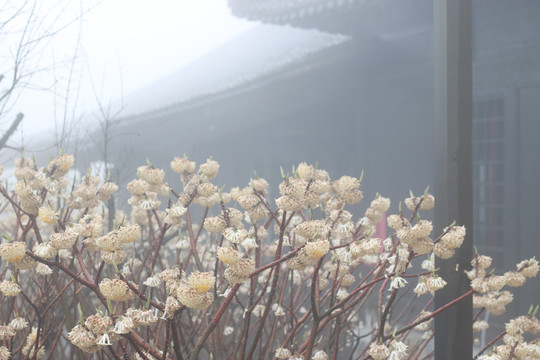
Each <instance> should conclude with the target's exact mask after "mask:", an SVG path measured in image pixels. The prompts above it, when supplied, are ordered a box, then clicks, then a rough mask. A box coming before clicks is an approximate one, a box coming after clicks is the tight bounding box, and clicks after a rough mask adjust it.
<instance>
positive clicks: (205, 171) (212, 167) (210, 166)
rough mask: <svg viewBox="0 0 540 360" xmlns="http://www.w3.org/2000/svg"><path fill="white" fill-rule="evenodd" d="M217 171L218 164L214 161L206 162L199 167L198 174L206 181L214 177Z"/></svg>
mask: <svg viewBox="0 0 540 360" xmlns="http://www.w3.org/2000/svg"><path fill="white" fill-rule="evenodd" d="M218 171H219V163H218V162H217V161H215V160H210V159H208V160H206V163H204V164H201V165H200V166H199V174H201V175H204V176H205V178H206V179H207V180H212V179H213V178H215V177H216V175H217V173H218Z"/></svg>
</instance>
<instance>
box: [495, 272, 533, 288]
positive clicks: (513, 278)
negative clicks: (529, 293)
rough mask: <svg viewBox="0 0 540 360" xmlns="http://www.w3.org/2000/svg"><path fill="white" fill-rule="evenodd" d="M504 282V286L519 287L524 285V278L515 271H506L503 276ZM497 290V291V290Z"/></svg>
mask: <svg viewBox="0 0 540 360" xmlns="http://www.w3.org/2000/svg"><path fill="white" fill-rule="evenodd" d="M504 280H505V283H506V285H508V286H510V287H520V286H522V285H523V284H525V281H526V280H527V279H525V276H523V274H522V273H520V272H517V271H508V272H506V273H505V274H504ZM497 290H499V289H497Z"/></svg>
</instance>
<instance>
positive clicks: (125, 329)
mask: <svg viewBox="0 0 540 360" xmlns="http://www.w3.org/2000/svg"><path fill="white" fill-rule="evenodd" d="M134 327H135V326H134V322H133V319H132V318H131V317H130V316H121V317H119V318H118V319H117V320H116V323H115V324H114V330H113V331H114V332H115V333H117V334H127V333H129V332H130V331H131V329H133V328H134Z"/></svg>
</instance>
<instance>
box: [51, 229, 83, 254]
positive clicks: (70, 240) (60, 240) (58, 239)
mask: <svg viewBox="0 0 540 360" xmlns="http://www.w3.org/2000/svg"><path fill="white" fill-rule="evenodd" d="M78 236H79V233H77V231H76V229H74V228H67V229H66V231H64V232H62V233H55V234H52V235H51V241H50V242H51V245H52V246H54V247H55V248H56V249H59V250H62V249H70V248H71V247H72V246H73V245H74V244H75V242H76V241H77V237H78Z"/></svg>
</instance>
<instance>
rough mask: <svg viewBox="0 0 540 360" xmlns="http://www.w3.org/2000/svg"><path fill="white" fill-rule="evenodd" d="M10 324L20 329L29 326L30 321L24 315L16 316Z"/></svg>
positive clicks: (15, 328)
mask: <svg viewBox="0 0 540 360" xmlns="http://www.w3.org/2000/svg"><path fill="white" fill-rule="evenodd" d="M9 326H11V327H12V328H13V329H14V330H15V331H19V330H22V329H25V328H27V327H28V321H26V320H25V319H24V318H22V317H16V318H14V319H13V320H11V322H10V323H9Z"/></svg>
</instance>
